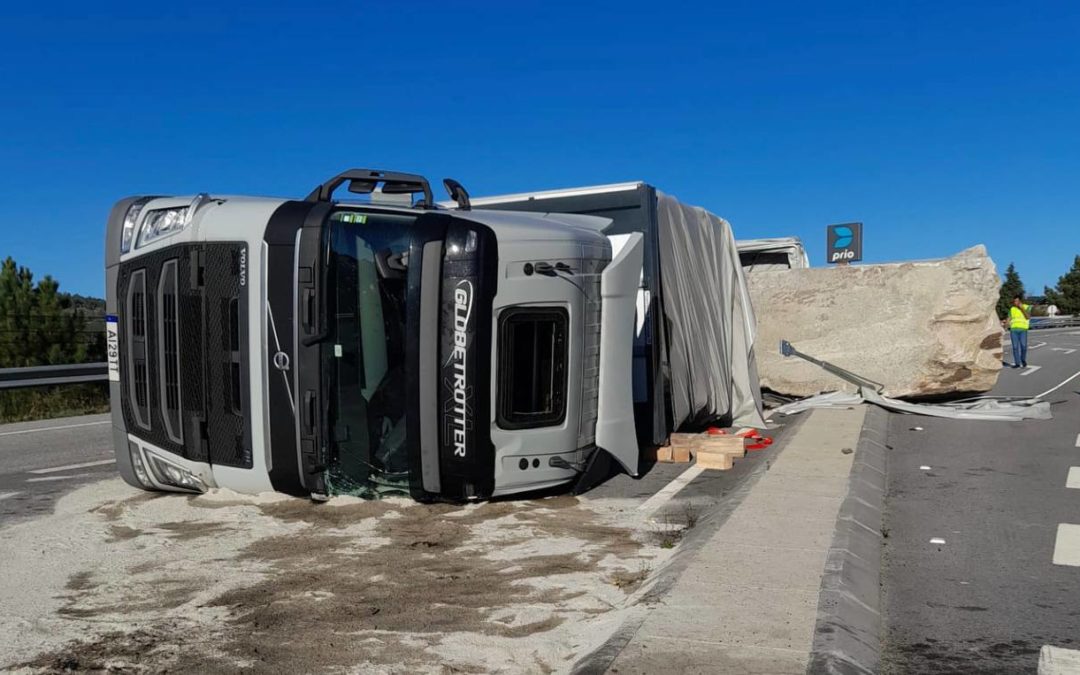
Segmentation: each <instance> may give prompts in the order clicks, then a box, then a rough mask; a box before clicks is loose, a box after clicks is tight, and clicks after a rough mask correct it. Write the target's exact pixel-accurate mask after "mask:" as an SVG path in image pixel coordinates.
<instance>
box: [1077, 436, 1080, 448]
mask: <svg viewBox="0 0 1080 675" xmlns="http://www.w3.org/2000/svg"><path fill="white" fill-rule="evenodd" d="M1076 447H1078V448H1080V434H1076Z"/></svg>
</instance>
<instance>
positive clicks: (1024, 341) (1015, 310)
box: [1008, 295, 1031, 368]
mask: <svg viewBox="0 0 1080 675" xmlns="http://www.w3.org/2000/svg"><path fill="white" fill-rule="evenodd" d="M1008 325H1009V337H1010V338H1011V339H1012V350H1013V366H1012V367H1013V368H1027V346H1028V329H1029V328H1030V327H1031V305H1025V304H1024V299H1023V298H1021V297H1020V296H1019V295H1018V296H1016V297H1015V298H1013V304H1012V307H1010V308H1009V318H1008Z"/></svg>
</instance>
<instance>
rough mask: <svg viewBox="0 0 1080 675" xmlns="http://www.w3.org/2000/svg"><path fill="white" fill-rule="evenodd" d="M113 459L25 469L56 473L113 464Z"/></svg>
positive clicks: (34, 471) (35, 471) (38, 472)
mask: <svg viewBox="0 0 1080 675" xmlns="http://www.w3.org/2000/svg"><path fill="white" fill-rule="evenodd" d="M114 462H116V460H115V459H102V460H99V461H97V462H82V463H81V464H68V465H67V466H54V467H50V468H48V469H34V470H32V471H27V473H37V474H40V473H58V472H60V471H70V470H72V469H85V468H87V467H90V466H105V465H106V464H113V463H114Z"/></svg>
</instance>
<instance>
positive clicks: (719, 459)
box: [697, 451, 733, 471]
mask: <svg viewBox="0 0 1080 675" xmlns="http://www.w3.org/2000/svg"><path fill="white" fill-rule="evenodd" d="M732 460H733V458H732V456H731V455H729V454H727V453H725V452H701V451H699V452H698V453H697V465H698V466H700V467H701V468H703V469H718V470H720V471H727V470H728V469H730V468H731V467H732V466H733V464H732Z"/></svg>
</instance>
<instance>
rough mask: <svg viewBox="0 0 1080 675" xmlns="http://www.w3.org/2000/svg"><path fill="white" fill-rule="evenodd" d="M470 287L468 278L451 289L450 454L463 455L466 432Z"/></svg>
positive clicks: (471, 289) (470, 311) (471, 296)
mask: <svg viewBox="0 0 1080 675" xmlns="http://www.w3.org/2000/svg"><path fill="white" fill-rule="evenodd" d="M472 302H473V287H472V282H470V281H468V280H463V281H459V282H458V285H457V287H456V288H455V289H454V347H453V349H452V350H451V351H450V359H449V364H448V365H451V366H452V367H453V387H452V389H453V393H454V402H453V408H452V410H451V413H452V414H451V419H450V430H451V434H452V440H453V444H454V455H455V456H457V457H465V454H466V447H467V445H466V432H467V431H468V427H469V424H468V417H467V414H468V408H469V405H468V397H469V383H468V378H467V376H466V357H467V353H468V352H467V347H468V341H469V334H468V330H469V318H470V315H471V314H472Z"/></svg>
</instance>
